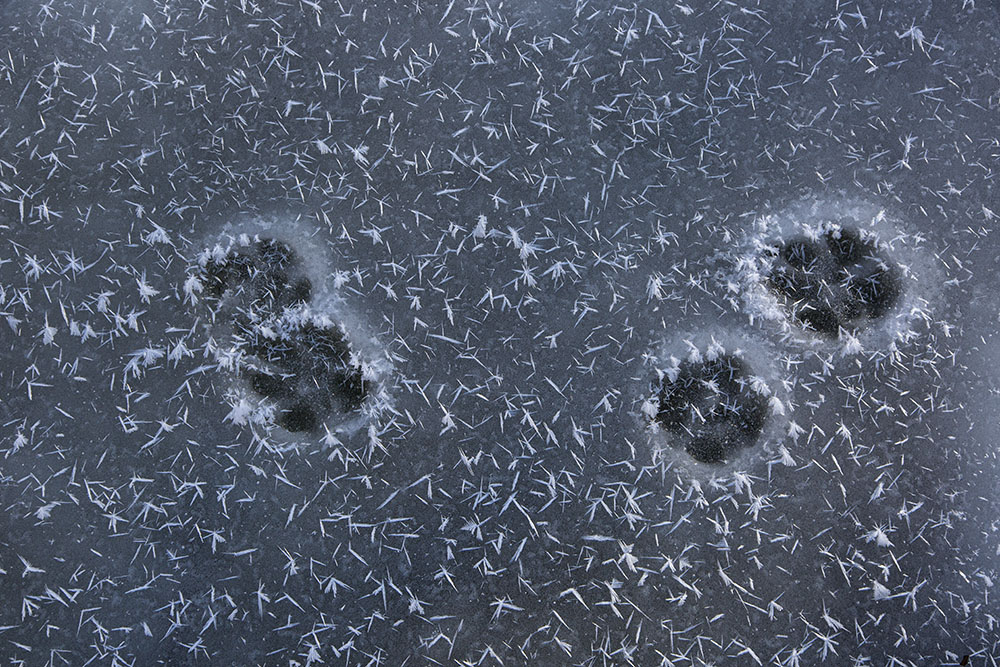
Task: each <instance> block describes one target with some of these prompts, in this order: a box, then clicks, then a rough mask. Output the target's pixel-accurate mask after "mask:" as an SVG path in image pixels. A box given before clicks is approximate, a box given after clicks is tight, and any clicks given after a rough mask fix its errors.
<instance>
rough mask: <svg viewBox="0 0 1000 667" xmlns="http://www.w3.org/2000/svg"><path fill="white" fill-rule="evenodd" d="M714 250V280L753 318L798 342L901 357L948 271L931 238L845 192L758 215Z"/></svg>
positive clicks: (926, 319) (938, 297)
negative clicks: (930, 243) (731, 244)
mask: <svg viewBox="0 0 1000 667" xmlns="http://www.w3.org/2000/svg"><path fill="white" fill-rule="evenodd" d="M734 246H735V247H732V248H727V249H725V250H720V251H719V252H718V253H717V255H716V261H717V262H718V263H719V267H720V268H719V270H718V271H717V272H716V273H715V279H716V281H717V284H718V285H719V287H720V289H721V290H723V291H724V292H725V293H727V294H728V295H729V300H730V304H731V306H732V307H733V308H734V310H737V311H740V312H742V313H743V314H744V315H746V316H747V317H748V318H749V321H750V324H752V325H756V324H764V325H767V326H770V327H774V326H776V327H778V329H779V330H778V331H777V332H774V333H777V334H779V335H780V337H781V338H782V340H783V341H784V342H793V343H794V344H795V345H796V346H802V345H804V346H808V347H831V346H832V347H833V348H834V349H836V350H837V351H838V352H839V353H840V354H841V355H844V356H847V355H854V354H858V353H861V352H865V353H871V354H875V355H879V356H882V355H895V354H897V353H898V352H899V351H900V349H901V346H902V345H906V344H908V343H911V342H915V341H916V340H917V339H918V338H919V337H920V336H921V335H922V332H923V331H925V330H926V329H925V327H926V325H929V324H931V323H932V322H933V313H934V311H936V310H937V309H938V304H940V303H941V302H942V298H943V295H942V293H943V291H944V289H945V285H944V277H943V273H942V271H941V267H940V266H939V261H938V258H937V257H936V253H935V252H934V251H932V250H931V248H929V247H928V240H927V238H926V237H925V236H924V235H922V234H920V233H919V232H915V231H912V230H911V229H910V228H909V227H908V225H906V224H905V223H904V222H903V221H901V220H899V219H897V218H894V217H892V216H891V214H890V213H888V212H887V211H886V210H884V209H881V208H878V207H877V206H874V205H872V204H869V203H867V202H865V201H863V200H851V199H848V198H847V197H841V198H834V197H827V198H819V199H809V200H802V201H799V202H797V203H794V204H791V205H789V206H788V207H787V208H784V209H782V210H779V211H775V212H769V213H767V214H762V215H760V216H758V217H757V218H755V219H754V222H753V224H752V225H750V227H749V228H748V229H746V230H745V232H744V233H743V234H742V235H741V236H739V237H738V238H737V239H736V240H735V244H734Z"/></svg>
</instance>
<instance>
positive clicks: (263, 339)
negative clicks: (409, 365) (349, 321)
mask: <svg viewBox="0 0 1000 667" xmlns="http://www.w3.org/2000/svg"><path fill="white" fill-rule="evenodd" d="M200 282H201V284H202V292H203V294H204V297H205V299H206V301H207V302H208V304H209V306H210V307H211V308H212V309H213V314H214V315H215V317H216V319H219V318H222V319H224V320H228V322H229V324H230V325H231V337H232V352H234V353H235V354H234V356H235V358H236V359H238V360H239V361H238V362H237V363H238V369H239V373H240V376H241V377H242V378H243V379H244V380H245V381H246V382H247V384H248V386H249V388H250V389H251V390H252V391H253V392H254V393H255V394H257V396H258V397H260V398H261V399H264V400H265V401H266V402H268V403H270V404H271V405H272V406H273V407H274V408H275V410H274V415H275V416H274V422H275V423H276V424H278V425H279V426H281V427H282V428H284V429H285V430H287V431H290V432H311V431H315V430H317V429H318V428H319V427H320V426H321V425H322V424H323V423H324V421H325V420H326V419H327V418H328V417H329V416H330V415H333V414H337V413H340V414H343V413H350V412H355V411H358V410H360V408H361V406H362V405H363V403H364V402H365V400H366V399H367V398H368V397H369V396H370V395H371V393H372V390H373V388H374V383H373V380H372V379H371V378H370V377H369V375H368V374H367V373H366V369H365V367H364V365H363V364H362V363H361V362H360V360H359V359H357V358H356V355H355V354H354V353H353V351H352V348H351V344H350V341H349V339H348V336H347V334H346V332H345V331H344V329H343V327H342V326H340V325H339V324H338V323H336V322H334V321H332V320H330V319H329V318H328V317H326V316H324V315H317V314H314V313H312V312H310V309H308V308H306V306H307V305H308V304H309V302H310V301H311V298H312V282H311V281H310V279H309V278H308V276H306V275H305V272H304V270H303V267H302V262H301V260H300V259H299V257H298V255H297V254H296V253H295V251H294V250H293V249H292V248H291V247H290V246H288V245H287V244H285V243H283V242H281V241H277V240H274V239H258V240H256V241H254V242H250V241H246V239H244V242H242V243H238V244H235V245H234V247H233V248H231V249H229V250H228V251H222V250H219V249H216V251H214V252H212V253H209V256H208V259H207V260H206V261H203V262H202V272H201V276H200Z"/></svg>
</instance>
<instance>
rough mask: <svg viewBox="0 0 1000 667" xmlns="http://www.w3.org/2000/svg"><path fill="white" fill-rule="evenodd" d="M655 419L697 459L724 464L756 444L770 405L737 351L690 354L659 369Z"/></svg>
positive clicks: (759, 383)
mask: <svg viewBox="0 0 1000 667" xmlns="http://www.w3.org/2000/svg"><path fill="white" fill-rule="evenodd" d="M656 393H657V397H656V416H655V418H654V419H655V420H656V422H657V423H658V424H659V425H660V427H661V428H663V429H665V430H666V431H668V432H669V433H671V434H672V435H673V436H674V437H675V438H676V439H677V440H678V442H680V443H682V444H683V449H684V450H685V451H686V452H687V453H688V454H689V455H690V456H691V457H692V458H694V459H695V460H696V461H698V462H700V463H724V462H725V461H727V460H728V459H730V458H731V457H732V455H733V454H734V453H735V452H736V451H738V450H740V449H743V448H746V447H752V446H754V445H756V444H757V442H758V440H759V438H760V436H761V433H763V431H764V424H765V423H766V421H767V418H768V415H769V412H770V408H769V407H768V398H767V394H766V392H765V389H764V387H763V384H762V383H761V382H760V381H759V380H756V381H755V379H754V378H753V375H752V373H751V370H750V367H749V365H748V364H747V363H746V361H744V360H743V359H742V358H741V357H740V356H739V355H738V354H735V353H729V352H722V353H719V354H717V355H711V356H710V357H709V358H703V357H701V355H695V356H693V357H689V358H688V359H686V360H684V361H682V362H680V363H679V364H678V365H676V366H674V367H672V368H667V369H666V370H664V377H663V378H662V380H661V382H660V383H659V387H658V388H657V392H656Z"/></svg>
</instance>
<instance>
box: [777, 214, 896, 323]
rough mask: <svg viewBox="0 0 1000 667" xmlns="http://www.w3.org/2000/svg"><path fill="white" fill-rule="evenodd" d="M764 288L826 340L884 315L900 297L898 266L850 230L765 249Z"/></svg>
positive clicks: (845, 228) (835, 231) (871, 243)
mask: <svg viewBox="0 0 1000 667" xmlns="http://www.w3.org/2000/svg"><path fill="white" fill-rule="evenodd" d="M768 252H769V254H770V255H771V257H772V258H773V264H772V268H771V272H770V273H769V274H768V277H767V283H768V285H769V286H770V288H771V289H772V290H773V291H774V292H775V293H776V294H777V295H778V296H779V297H780V298H781V300H782V301H783V304H784V307H785V309H786V310H788V311H789V312H790V313H791V315H792V316H793V317H794V318H795V319H796V320H798V321H799V322H800V323H801V324H802V325H803V326H805V327H807V328H809V329H811V330H813V331H815V332H817V333H819V334H821V335H823V336H827V337H830V338H836V337H837V336H838V335H839V333H840V330H841V329H845V330H847V331H850V332H853V331H856V330H858V329H860V328H862V327H863V326H864V325H865V324H866V323H867V322H870V321H873V320H877V319H879V318H881V317H883V316H884V315H886V314H887V313H888V312H889V311H890V310H891V309H892V307H893V306H895V305H896V303H897V301H898V300H899V297H900V296H901V294H902V281H901V279H900V272H899V269H898V267H896V266H895V265H894V264H892V263H891V262H890V261H889V260H887V259H886V258H885V256H884V254H883V252H882V251H881V250H880V248H879V247H878V246H877V245H876V243H875V242H874V240H872V239H869V238H863V237H862V236H861V235H860V234H859V233H858V231H857V230H855V229H851V228H848V227H842V228H836V227H834V228H831V229H828V230H827V231H826V232H825V233H824V234H823V236H822V237H821V238H818V239H815V240H813V239H809V238H806V237H798V238H794V239H791V240H789V241H786V242H784V243H782V244H779V245H773V246H770V247H769V248H768Z"/></svg>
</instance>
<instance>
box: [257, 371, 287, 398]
mask: <svg viewBox="0 0 1000 667" xmlns="http://www.w3.org/2000/svg"><path fill="white" fill-rule="evenodd" d="M247 375H248V376H249V378H250V387H251V388H252V389H253V390H254V391H255V392H257V394H259V395H260V396H265V397H267V398H274V397H276V396H281V395H283V394H285V393H287V392H288V384H287V383H286V382H285V380H284V379H283V378H280V377H278V376H277V375H270V374H268V373H261V372H260V371H250V372H249V373H248V374H247Z"/></svg>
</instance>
